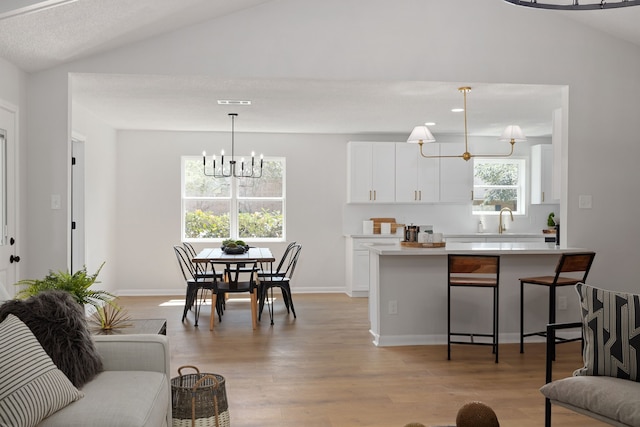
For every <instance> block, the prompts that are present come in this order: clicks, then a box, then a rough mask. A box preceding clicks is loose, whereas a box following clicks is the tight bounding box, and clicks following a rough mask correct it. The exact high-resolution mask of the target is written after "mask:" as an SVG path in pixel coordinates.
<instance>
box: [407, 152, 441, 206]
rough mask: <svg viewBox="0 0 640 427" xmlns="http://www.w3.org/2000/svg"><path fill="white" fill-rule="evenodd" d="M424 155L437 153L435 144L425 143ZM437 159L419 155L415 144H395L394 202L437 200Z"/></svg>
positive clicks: (429, 201) (430, 201) (438, 178)
mask: <svg viewBox="0 0 640 427" xmlns="http://www.w3.org/2000/svg"><path fill="white" fill-rule="evenodd" d="M423 152H424V153H425V154H426V155H431V156H433V155H437V154H438V153H439V149H438V145H437V144H425V145H424V146H423ZM439 169H440V163H439V161H438V159H427V158H424V157H422V156H421V155H420V148H419V147H418V145H416V144H406V143H398V144H396V202H403V203H406V202H410V203H413V202H417V203H420V202H422V203H432V202H437V201H438V200H439V195H440V191H439V180H440V176H439V173H438V172H439Z"/></svg>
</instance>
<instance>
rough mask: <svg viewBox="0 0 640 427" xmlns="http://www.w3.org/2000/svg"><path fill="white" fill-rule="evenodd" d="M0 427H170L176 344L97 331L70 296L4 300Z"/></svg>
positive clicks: (0, 324) (0, 307) (0, 314)
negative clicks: (172, 348)
mask: <svg viewBox="0 0 640 427" xmlns="http://www.w3.org/2000/svg"><path fill="white" fill-rule="evenodd" d="M0 348H2V349H3V350H2V351H0V427H35V426H40V427H58V426H60V427H63V426H64V427H75V426H77V427H80V426H83V427H84V426H88V425H90V426H92V427H100V426H109V427H143V426H148V427H159V426H164V427H169V426H170V425H171V424H172V417H171V384H170V365H169V363H170V354H169V342H168V339H167V337H166V336H164V335H156V334H129V335H125V334H112V335H93V334H91V332H90V331H89V328H88V325H87V321H86V317H85V315H84V313H83V311H82V310H81V309H80V308H79V306H78V305H77V304H76V303H75V302H74V301H73V299H72V298H68V295H65V294H64V293H60V292H57V293H50V292H47V293H43V294H42V295H38V296H35V297H31V298H29V299H28V300H25V301H18V300H12V301H7V302H5V303H4V304H2V305H0Z"/></svg>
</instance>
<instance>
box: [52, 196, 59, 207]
mask: <svg viewBox="0 0 640 427" xmlns="http://www.w3.org/2000/svg"><path fill="white" fill-rule="evenodd" d="M60 203H61V202H60V195H59V194H52V195H51V209H60Z"/></svg>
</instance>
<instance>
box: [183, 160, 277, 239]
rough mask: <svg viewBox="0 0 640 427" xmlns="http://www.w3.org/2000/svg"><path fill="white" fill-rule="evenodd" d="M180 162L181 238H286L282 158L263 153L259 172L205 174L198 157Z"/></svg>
mask: <svg viewBox="0 0 640 427" xmlns="http://www.w3.org/2000/svg"><path fill="white" fill-rule="evenodd" d="M182 166H183V168H182V170H183V174H182V218H183V224H182V230H183V232H182V237H183V240H225V239H245V240H246V239H251V240H263V241H264V240H270V241H274V240H276V241H277V240H283V239H284V228H285V227H284V226H285V224H284V218H285V215H284V214H285V160H284V158H270V159H265V161H264V168H263V173H262V177H261V178H214V177H210V176H205V175H204V173H203V170H202V157H187V156H185V157H183V159H182Z"/></svg>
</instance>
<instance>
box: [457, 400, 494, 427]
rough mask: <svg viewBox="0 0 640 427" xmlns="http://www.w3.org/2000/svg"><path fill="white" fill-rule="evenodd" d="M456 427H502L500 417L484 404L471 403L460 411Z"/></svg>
mask: <svg viewBox="0 0 640 427" xmlns="http://www.w3.org/2000/svg"><path fill="white" fill-rule="evenodd" d="M456 427H500V423H499V422H498V417H497V416H496V413H495V412H493V409H491V408H490V407H489V406H487V405H485V404H484V403H482V402H470V403H467V404H466V405H464V406H463V407H462V408H460V410H459V411H458V416H457V417H456Z"/></svg>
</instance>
